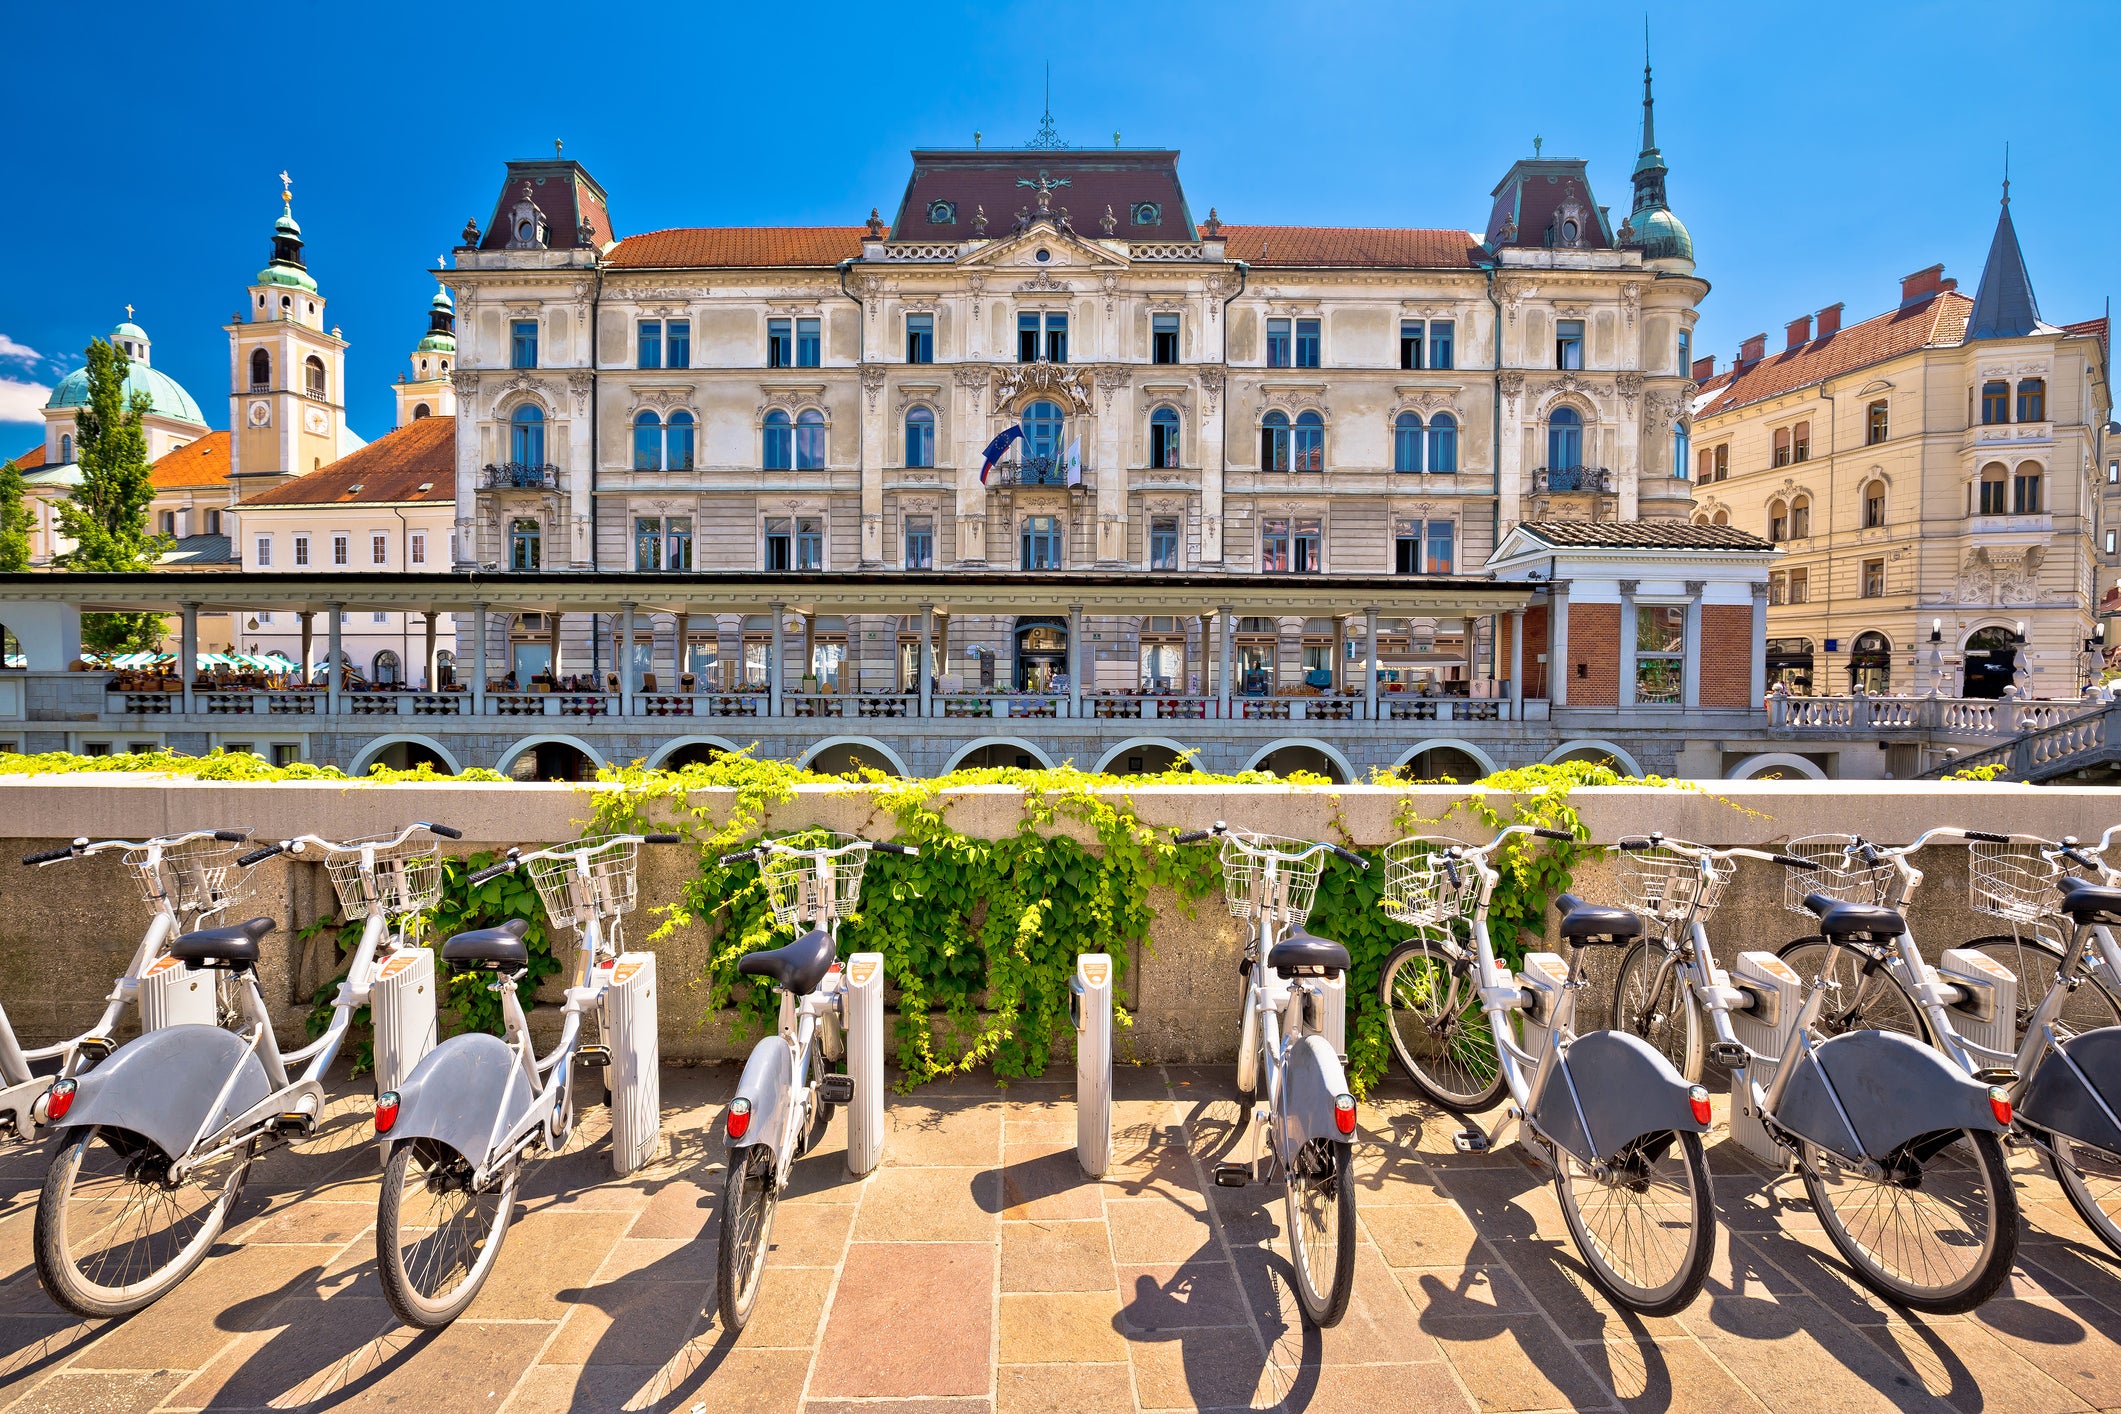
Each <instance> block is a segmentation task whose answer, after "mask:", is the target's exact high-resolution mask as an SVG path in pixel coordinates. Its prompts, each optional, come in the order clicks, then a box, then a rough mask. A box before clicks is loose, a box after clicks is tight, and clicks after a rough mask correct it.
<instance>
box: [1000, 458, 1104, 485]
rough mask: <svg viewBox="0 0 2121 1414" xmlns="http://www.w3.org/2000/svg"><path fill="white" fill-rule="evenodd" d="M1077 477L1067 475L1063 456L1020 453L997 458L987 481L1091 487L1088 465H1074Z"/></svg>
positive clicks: (1007, 483) (1002, 483)
mask: <svg viewBox="0 0 2121 1414" xmlns="http://www.w3.org/2000/svg"><path fill="white" fill-rule="evenodd" d="M1077 472H1078V473H1079V476H1078V479H1076V480H1073V481H1071V480H1070V479H1069V469H1068V464H1067V461H1066V459H1065V458H1062V457H1048V456H1022V457H1016V458H1013V459H1011V460H1009V461H1005V462H999V463H997V464H996V465H995V468H994V470H993V471H991V472H989V473H987V484H988V485H989V486H991V487H1001V486H1054V487H1060V488H1062V489H1065V490H1075V491H1081V490H1086V489H1087V488H1088V487H1090V486H1091V485H1092V484H1093V482H1092V477H1091V468H1090V467H1087V466H1084V467H1079V468H1077Z"/></svg>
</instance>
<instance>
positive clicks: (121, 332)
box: [110, 319, 147, 340]
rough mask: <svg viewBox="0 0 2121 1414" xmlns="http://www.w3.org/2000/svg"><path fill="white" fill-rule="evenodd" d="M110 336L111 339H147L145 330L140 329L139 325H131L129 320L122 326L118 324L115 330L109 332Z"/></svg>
mask: <svg viewBox="0 0 2121 1414" xmlns="http://www.w3.org/2000/svg"><path fill="white" fill-rule="evenodd" d="M110 336H111V337H112V338H113V339H141V340H145V339H146V338H147V331H146V330H145V329H142V328H141V327H140V326H139V325H137V324H135V323H133V322H132V321H131V320H130V319H128V320H126V321H125V322H124V323H123V324H120V325H119V326H118V327H117V328H115V329H113V330H111V331H110Z"/></svg>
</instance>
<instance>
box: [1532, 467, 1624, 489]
mask: <svg viewBox="0 0 2121 1414" xmlns="http://www.w3.org/2000/svg"><path fill="white" fill-rule="evenodd" d="M1612 490H1613V473H1612V472H1611V471H1609V470H1607V469H1606V468H1605V467H1602V466H1542V467H1535V468H1533V470H1532V494H1534V495H1535V496H1536V495H1540V494H1543V493H1558V492H1571V491H1581V492H1596V493H1600V494H1611V492H1612Z"/></svg>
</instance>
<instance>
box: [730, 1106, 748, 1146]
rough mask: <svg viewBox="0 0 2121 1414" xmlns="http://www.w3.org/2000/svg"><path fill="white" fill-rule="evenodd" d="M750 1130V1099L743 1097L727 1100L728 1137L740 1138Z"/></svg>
mask: <svg viewBox="0 0 2121 1414" xmlns="http://www.w3.org/2000/svg"><path fill="white" fill-rule="evenodd" d="M750 1130H751V1101H749V1100H744V1099H736V1100H731V1101H730V1102H729V1137H730V1138H731V1139H741V1138H743V1137H744V1136H745V1134H747V1133H749V1132H750Z"/></svg>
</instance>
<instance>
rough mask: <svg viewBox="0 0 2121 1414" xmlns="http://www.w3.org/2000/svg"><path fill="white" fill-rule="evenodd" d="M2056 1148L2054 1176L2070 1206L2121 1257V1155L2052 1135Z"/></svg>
mask: <svg viewBox="0 0 2121 1414" xmlns="http://www.w3.org/2000/svg"><path fill="white" fill-rule="evenodd" d="M2050 1138H2051V1139H2052V1142H2053V1143H2054V1146H2055V1177H2056V1178H2057V1179H2058V1180H2060V1182H2061V1184H2062V1191H2063V1192H2064V1193H2066V1194H2068V1195H2069V1205H2070V1206H2071V1207H2072V1208H2075V1209H2076V1210H2077V1216H2078V1217H2080V1218H2082V1219H2084V1225H2085V1226H2086V1227H2089V1228H2090V1229H2091V1230H2092V1231H2093V1232H2095V1233H2097V1234H2098V1235H2099V1240H2100V1241H2101V1242H2103V1243H2105V1244H2106V1245H2107V1247H2108V1248H2109V1249H2111V1250H2112V1251H2113V1252H2115V1253H2116V1254H2121V1156H2117V1155H2114V1154H2109V1153H2107V1152H2106V1151H2105V1150H2103V1149H2090V1148H2086V1147H2085V1146H2084V1145H2082V1144H2078V1143H2074V1142H2072V1141H2071V1140H2068V1139H2064V1138H2063V1137H2062V1136H2061V1135H2059V1134H2056V1135H2052V1136H2050Z"/></svg>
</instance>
